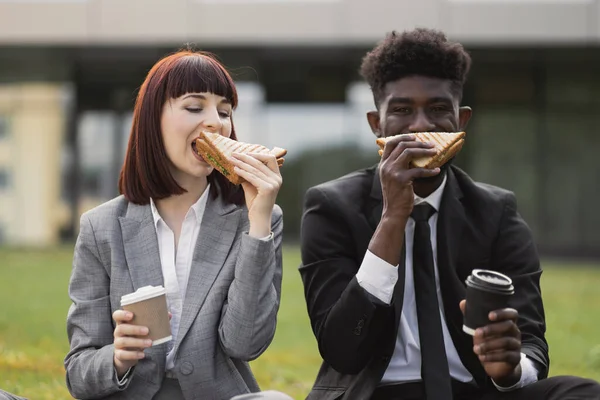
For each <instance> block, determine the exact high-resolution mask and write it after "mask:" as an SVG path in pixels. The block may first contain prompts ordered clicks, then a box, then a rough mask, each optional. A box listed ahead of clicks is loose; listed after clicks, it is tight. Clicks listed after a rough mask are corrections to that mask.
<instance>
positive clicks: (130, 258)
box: [119, 203, 164, 291]
mask: <svg viewBox="0 0 600 400" xmlns="http://www.w3.org/2000/svg"><path fill="white" fill-rule="evenodd" d="M119 223H120V224H121V232H122V235H123V246H124V250H125V259H126V260H127V267H128V268H129V275H130V276H131V281H132V283H133V290H134V291H135V290H137V289H139V288H140V287H142V286H146V285H152V286H159V285H164V283H163V275H162V268H161V264H160V254H159V251H158V238H157V236H156V229H155V227H154V219H153V218H152V210H151V209H150V205H149V204H148V205H137V204H133V203H129V206H128V208H127V213H126V214H125V216H124V217H119Z"/></svg>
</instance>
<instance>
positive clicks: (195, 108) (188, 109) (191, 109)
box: [185, 107, 202, 113]
mask: <svg viewBox="0 0 600 400" xmlns="http://www.w3.org/2000/svg"><path fill="white" fill-rule="evenodd" d="M185 109H186V110H187V111H189V112H191V113H199V112H201V111H202V108H200V107H186V108H185Z"/></svg>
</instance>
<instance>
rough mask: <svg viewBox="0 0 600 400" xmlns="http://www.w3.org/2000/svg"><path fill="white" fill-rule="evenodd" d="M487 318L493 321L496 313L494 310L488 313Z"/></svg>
mask: <svg viewBox="0 0 600 400" xmlns="http://www.w3.org/2000/svg"><path fill="white" fill-rule="evenodd" d="M488 317H489V319H490V320H491V321H495V320H496V313H495V312H491V313H490V315H488Z"/></svg>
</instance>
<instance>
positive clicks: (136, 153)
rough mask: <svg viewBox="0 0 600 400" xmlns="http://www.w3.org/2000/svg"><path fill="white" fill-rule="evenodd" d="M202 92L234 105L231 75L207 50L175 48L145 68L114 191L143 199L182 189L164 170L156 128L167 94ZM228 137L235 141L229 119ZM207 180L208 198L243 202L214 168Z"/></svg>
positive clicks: (134, 200) (236, 189) (141, 201)
mask: <svg viewBox="0 0 600 400" xmlns="http://www.w3.org/2000/svg"><path fill="white" fill-rule="evenodd" d="M202 92H208V93H214V94H216V95H219V96H223V97H225V98H226V99H227V100H228V101H229V102H230V103H231V106H232V107H233V108H234V109H235V107H236V106H237V103H238V97H237V91H236V88H235V84H234V82H233V79H232V78H231V76H230V75H229V73H228V72H227V70H226V69H225V67H224V66H223V65H221V63H219V62H218V61H217V60H216V59H215V58H214V57H213V56H212V55H211V54H208V53H202V52H193V51H179V52H177V53H174V54H171V55H169V56H166V57H164V58H163V59H161V60H160V61H158V62H157V63H156V64H155V65H154V66H153V67H152V69H151V70H150V72H148V75H147V76H146V79H145V80H144V83H143V84H142V86H141V87H140V91H139V93H138V95H137V99H136V101H135V107H134V109H133V121H132V125H131V134H130V136H129V143H128V144H127V152H126V154H125V161H124V163H123V167H122V168H121V174H120V176H119V192H120V193H121V194H123V195H124V196H125V198H126V199H127V200H128V201H130V202H132V203H135V204H148V203H149V202H150V198H152V199H154V200H160V199H164V198H166V197H169V196H172V195H179V194H182V193H184V192H185V189H184V188H182V187H181V186H179V184H178V183H177V182H176V181H175V179H174V178H173V176H172V175H171V172H170V170H169V159H168V157H167V153H166V151H165V146H164V143H163V139H162V134H161V128H160V127H161V123H160V122H161V121H160V120H161V115H162V108H163V106H164V104H165V103H166V102H167V101H168V100H169V99H176V98H178V97H180V96H183V95H184V94H186V93H202ZM230 137H231V139H234V140H237V137H236V135H235V129H234V127H233V121H232V122H231V136H230ZM208 182H209V183H210V184H211V186H210V187H211V188H210V194H211V196H212V197H213V198H215V197H217V196H218V195H219V194H221V195H222V196H223V198H224V199H225V201H227V202H229V203H236V204H241V203H242V201H243V193H242V191H241V190H240V188H239V187H238V186H235V185H233V184H232V183H231V182H229V181H228V180H227V179H226V178H225V177H224V176H222V175H221V174H219V173H218V172H216V171H213V172H212V173H211V174H210V175H209V176H208Z"/></svg>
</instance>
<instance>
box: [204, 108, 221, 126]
mask: <svg viewBox="0 0 600 400" xmlns="http://www.w3.org/2000/svg"><path fill="white" fill-rule="evenodd" d="M202 126H203V127H204V128H205V129H206V130H209V131H211V132H216V131H219V130H220V129H221V127H222V126H223V121H221V116H220V115H219V112H218V111H217V110H216V109H215V110H207V112H206V114H205V115H204V119H203V121H202Z"/></svg>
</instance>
